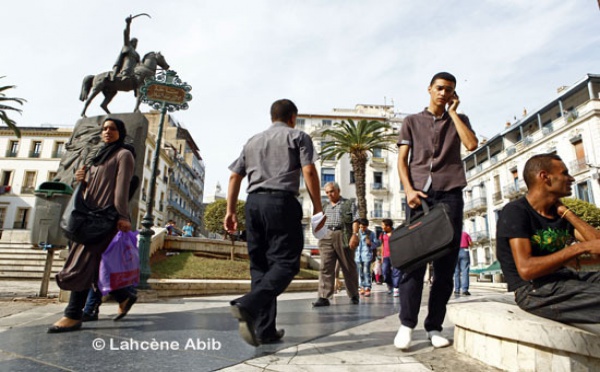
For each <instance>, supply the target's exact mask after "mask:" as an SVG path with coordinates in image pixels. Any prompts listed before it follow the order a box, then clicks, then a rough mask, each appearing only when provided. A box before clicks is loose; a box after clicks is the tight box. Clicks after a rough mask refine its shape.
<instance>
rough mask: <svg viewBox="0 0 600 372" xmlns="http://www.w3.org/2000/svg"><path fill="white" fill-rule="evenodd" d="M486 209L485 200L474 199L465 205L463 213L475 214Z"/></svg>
mask: <svg viewBox="0 0 600 372" xmlns="http://www.w3.org/2000/svg"><path fill="white" fill-rule="evenodd" d="M486 209H487V198H485V197H483V198H476V199H473V200H470V201H468V202H466V203H465V209H464V211H465V213H466V214H469V213H476V212H478V211H484V210H486Z"/></svg>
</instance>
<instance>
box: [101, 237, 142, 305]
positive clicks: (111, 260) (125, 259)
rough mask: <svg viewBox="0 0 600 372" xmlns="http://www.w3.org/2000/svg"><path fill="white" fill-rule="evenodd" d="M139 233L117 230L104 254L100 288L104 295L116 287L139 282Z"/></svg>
mask: <svg viewBox="0 0 600 372" xmlns="http://www.w3.org/2000/svg"><path fill="white" fill-rule="evenodd" d="M137 234H138V233H137V231H129V232H122V231H119V232H117V235H115V237H114V238H113V240H112V241H111V242H110V244H109V245H108V248H106V251H104V253H103V254H102V260H101V261H100V276H99V278H98V289H100V292H102V295H103V296H106V294H108V292H110V291H114V290H115V289H119V288H124V287H128V286H131V285H137V284H138V282H139V280H140V255H139V252H138V247H137Z"/></svg>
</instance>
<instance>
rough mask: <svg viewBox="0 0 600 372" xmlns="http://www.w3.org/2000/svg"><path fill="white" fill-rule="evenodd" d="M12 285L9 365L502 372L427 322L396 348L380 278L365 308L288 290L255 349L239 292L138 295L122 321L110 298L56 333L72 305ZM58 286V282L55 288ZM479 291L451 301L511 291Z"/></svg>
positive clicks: (2, 301) (5, 360) (2, 292)
mask: <svg viewBox="0 0 600 372" xmlns="http://www.w3.org/2000/svg"><path fill="white" fill-rule="evenodd" d="M11 283H12V282H2V283H0V284H2V289H0V309H9V308H10V307H11V306H13V307H12V311H11V310H5V311H4V313H2V312H0V316H1V317H0V333H1V337H0V370H1V371H36V372H46V371H106V370H153V371H154V370H156V371H166V370H170V371H179V370H190V371H214V370H224V371H323V370H327V371H330V372H333V371H353V370H356V371H361V372H365V371H378V372H381V371H430V370H435V371H456V370H461V371H462V372H469V371H495V370H496V369H493V368H490V367H487V366H485V365H483V364H481V363H480V362H478V361H476V360H474V359H471V358H469V357H466V356H463V355H460V354H458V353H456V352H455V351H454V349H453V348H452V347H448V348H445V349H437V350H434V349H433V347H432V346H431V344H430V343H429V342H428V341H427V339H426V334H425V331H424V329H423V326H422V324H420V325H419V326H418V327H417V328H416V330H415V332H414V342H413V346H412V347H411V348H410V350H409V351H407V352H401V351H399V350H397V349H395V348H394V346H393V345H392V341H393V338H394V336H395V334H396V331H397V329H398V326H399V320H398V315H397V313H398V306H399V301H398V299H397V298H394V297H391V296H388V295H387V293H386V292H385V290H384V287H383V286H376V287H375V291H374V293H373V296H372V297H370V298H364V297H363V298H361V303H360V304H359V305H358V306H356V305H351V304H350V302H349V299H348V298H347V296H346V295H345V293H344V292H342V293H340V294H338V295H336V296H335V298H334V300H333V301H332V306H330V307H324V308H318V309H313V308H312V307H311V302H312V301H314V300H315V299H316V294H315V293H285V294H283V295H282V296H280V301H279V306H278V307H279V309H278V311H279V316H278V325H279V327H281V328H284V329H285V331H286V334H285V337H284V339H283V340H284V342H281V343H278V344H273V345H264V346H260V347H258V348H254V347H251V346H249V345H247V344H246V343H244V342H243V341H242V339H241V338H240V337H239V335H238V330H237V329H238V327H237V321H236V320H234V319H233V318H232V317H231V316H230V314H229V308H228V301H229V300H231V299H233V298H235V297H236V296H234V295H229V296H211V297H190V298H171V299H166V300H165V299H160V300H158V301H155V302H153V303H138V304H136V305H135V306H134V307H133V309H132V311H131V313H130V314H129V315H128V316H127V317H126V318H124V319H123V320H122V321H119V322H114V321H113V320H112V316H114V315H115V314H116V312H117V304H116V303H111V302H109V303H107V304H104V305H103V306H102V308H101V314H100V320H99V321H97V322H87V323H84V325H83V327H82V329H81V330H80V331H77V332H72V333H65V334H47V333H46V329H47V327H48V326H49V325H51V324H52V323H53V322H54V321H55V320H56V319H58V318H59V317H60V316H61V313H62V310H63V309H64V307H65V304H64V303H58V302H56V301H51V300H35V299H31V298H29V299H27V298H23V297H21V299H19V300H16V301H11V300H10V299H11V298H14V297H17V298H18V296H22V295H26V294H27V293H29V292H28V291H32V292H33V293H35V292H36V291H37V288H36V286H34V285H31V284H30V288H29V289H27V284H24V283H28V282H21V283H20V284H19V285H17V284H18V283H12V284H11ZM17 287H18V288H17ZM11 288H12V291H11ZM54 291H55V289H53V288H52V287H51V288H50V291H49V293H50V294H51V295H53V294H56V292H54ZM472 293H473V295H472V296H470V297H457V298H453V299H452V300H451V301H452V302H454V301H470V302H473V303H474V306H475V305H476V303H477V302H481V301H491V300H492V301H493V300H501V301H502V300H503V298H505V297H506V295H505V294H499V293H498V292H491V291H486V290H474V291H472ZM425 300H426V296H424V301H425ZM44 301H45V302H44ZM15 306H16V307H15ZM0 311H1V310H0ZM424 313H426V311H423V312H422V314H424ZM2 314H4V315H2ZM444 327H445V328H444V331H443V334H444V335H446V336H448V337H450V338H452V335H453V326H452V324H450V323H448V324H445V325H444Z"/></svg>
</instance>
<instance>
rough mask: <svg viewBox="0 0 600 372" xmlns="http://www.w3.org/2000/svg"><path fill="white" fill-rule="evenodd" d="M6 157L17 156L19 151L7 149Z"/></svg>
mask: <svg viewBox="0 0 600 372" xmlns="http://www.w3.org/2000/svg"><path fill="white" fill-rule="evenodd" d="M6 157H7V158H16V157H17V152H16V151H11V150H7V151H6Z"/></svg>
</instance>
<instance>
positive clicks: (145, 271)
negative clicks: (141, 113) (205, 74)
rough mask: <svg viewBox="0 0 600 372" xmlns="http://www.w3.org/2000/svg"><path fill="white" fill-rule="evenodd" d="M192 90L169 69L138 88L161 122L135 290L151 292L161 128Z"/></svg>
mask: <svg viewBox="0 0 600 372" xmlns="http://www.w3.org/2000/svg"><path fill="white" fill-rule="evenodd" d="M191 90H192V87H191V86H190V85H188V84H187V83H184V82H182V81H181V79H179V77H178V76H177V73H176V72H175V71H172V70H168V71H161V72H159V73H158V74H157V75H156V77H153V78H149V79H146V82H145V83H144V85H143V86H142V87H141V88H140V94H141V95H142V102H144V103H146V104H148V105H150V106H151V107H152V108H154V109H156V110H160V119H159V123H158V133H157V135H156V144H155V145H154V155H153V156H152V170H151V176H150V189H149V190H148V192H149V195H148V199H147V202H146V214H145V215H144V218H143V219H142V227H143V229H142V231H140V243H139V250H140V283H139V285H138V288H140V289H150V286H149V285H148V278H149V277H150V245H151V243H152V235H154V231H153V230H152V226H154V216H153V215H152V211H153V209H154V197H155V194H156V177H157V173H158V160H159V156H160V145H161V141H162V134H163V126H164V121H165V116H166V114H167V111H169V112H172V111H175V110H187V108H188V104H187V102H188V101H190V100H191V99H192V95H191V94H190V93H189V92H190V91H191Z"/></svg>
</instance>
